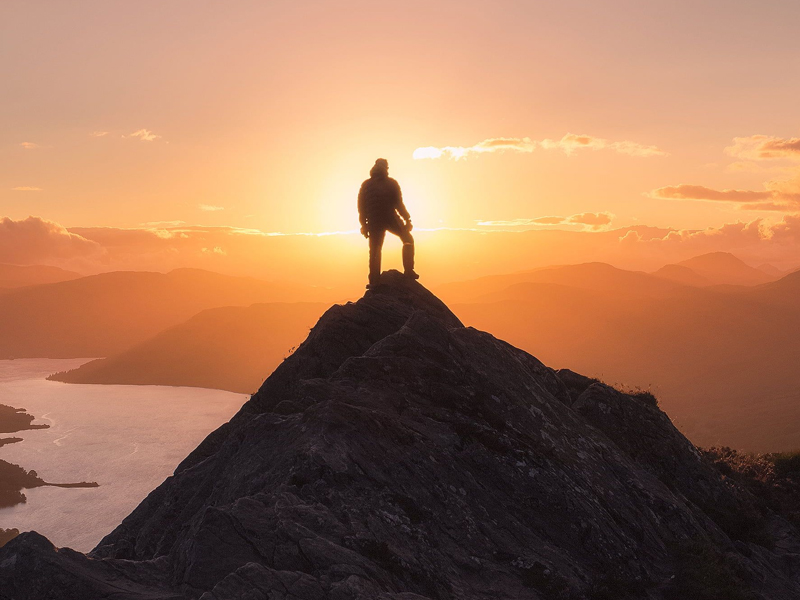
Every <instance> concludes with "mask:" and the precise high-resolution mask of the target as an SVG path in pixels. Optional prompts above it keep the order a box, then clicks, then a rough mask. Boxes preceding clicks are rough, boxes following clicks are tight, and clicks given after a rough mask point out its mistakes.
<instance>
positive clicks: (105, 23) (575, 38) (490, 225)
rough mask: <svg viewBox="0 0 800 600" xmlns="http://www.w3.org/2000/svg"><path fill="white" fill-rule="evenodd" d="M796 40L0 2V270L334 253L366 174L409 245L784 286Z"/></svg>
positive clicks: (791, 12) (693, 21)
mask: <svg viewBox="0 0 800 600" xmlns="http://www.w3.org/2000/svg"><path fill="white" fill-rule="evenodd" d="M799 24H800V3H797V2H795V1H776V0H770V1H765V2H740V1H732V0H725V1H702V0H701V1H697V0H694V1H691V2H684V1H671V2H641V1H640V0H629V1H621V0H613V1H605V2H597V1H590V0H581V1H577V0H572V1H569V0H566V1H561V2H533V1H524V2H522V1H520V2H511V1H497V0H493V1H491V2H489V1H472V0H459V1H457V2H456V1H441V2H416V1H410V2H360V1H348V2H339V1H325V2H322V1H315V2H312V1H302V0H294V1H292V2H283V1H271V2H263V1H255V0H253V1H249V0H236V1H233V2H222V1H197V0H192V1H189V0H167V1H163V0H160V1H155V0H140V1H137V2H133V1H131V0H125V1H122V0H95V1H91V2H90V1H85V0H72V1H70V2H45V1H30V0H27V1H18V0H6V1H4V2H3V3H2V5H0V78H1V79H2V82H3V83H2V86H0V125H1V127H0V164H2V168H0V219H4V220H2V221H0V262H17V263H22V264H24V263H30V262H50V263H53V264H60V263H63V264H65V265H67V266H70V264H72V263H70V262H69V261H70V260H73V259H75V260H77V259H79V258H81V257H83V258H84V259H86V260H88V261H89V262H86V260H85V261H84V262H74V260H73V263H74V264H72V266H75V267H76V268H80V269H82V270H84V271H91V270H97V269H102V268H103V267H102V266H101V264H102V261H99V262H96V263H92V264H94V266H92V264H90V263H91V261H90V260H89V259H88V258H87V257H89V256H93V254H92V252H94V253H95V254H97V253H98V252H99V253H100V254H104V255H105V256H106V264H107V266H108V268H111V266H114V265H116V266H119V265H122V264H123V263H121V262H120V263H114V265H110V264H109V263H108V260H107V255H108V252H109V251H110V250H109V248H112V247H113V246H114V245H115V244H117V245H119V244H120V243H121V242H119V241H118V240H117V238H114V240H117V241H113V240H111V237H113V235H117V234H119V236H127V238H126V239H130V238H131V236H133V235H140V236H141V239H142V240H145V239H148V240H151V241H152V242H153V244H156V243H158V244H161V246H159V248H162V246H163V242H164V240H165V239H168V238H170V237H176V236H178V234H177V233H175V232H176V231H178V230H183V229H186V228H191V227H195V226H199V227H204V228H211V227H227V228H235V231H236V232H237V235H248V234H252V235H260V234H261V233H284V234H291V233H325V232H346V231H353V230H355V229H356V227H357V217H356V207H355V195H356V193H357V190H358V187H359V185H360V183H361V181H362V180H363V179H364V178H365V177H366V176H367V174H368V171H369V168H370V166H371V165H372V163H373V161H374V159H375V158H377V157H379V156H382V157H385V158H387V159H388V160H389V164H390V174H391V175H392V176H394V177H395V178H397V179H398V181H399V182H400V184H401V186H402V189H403V192H404V195H405V198H406V204H407V206H408V208H409V209H410V211H411V213H412V216H413V217H414V222H415V225H416V227H417V228H418V229H436V228H450V229H473V230H479V231H487V232H496V231H503V230H508V229H511V230H520V229H532V230H551V229H558V230H568V231H575V232H586V235H600V234H604V233H607V232H608V231H613V230H617V229H622V232H621V233H620V235H618V236H617V237H616V238H615V239H616V240H620V239H622V238H625V236H626V234H627V233H628V232H627V231H625V230H624V228H629V227H631V226H651V227H656V228H659V231H660V233H658V236H657V237H658V239H665V238H666V236H667V235H669V232H668V231H667V230H676V231H675V232H673V238H674V239H673V241H674V240H677V239H679V238H680V239H689V237H691V236H697V235H701V236H704V239H711V240H712V242H714V240H717V241H719V240H723V238H726V236H729V235H734V237H736V236H738V238H742V237H743V236H744V237H747V236H748V235H749V237H748V239H749V240H750V241H749V242H748V244H750V246H754V247H755V246H758V247H759V248H760V247H761V246H764V247H765V248H766V247H767V246H769V249H765V250H764V251H763V252H761V251H760V250H759V251H755V250H748V251H747V252H749V256H750V257H751V258H750V259H751V260H753V261H755V260H762V259H764V260H771V261H772V262H774V263H775V264H778V265H779V266H781V268H789V267H792V266H796V265H797V266H800V258H798V255H797V250H798V247H799V245H798V240H799V239H800V219H798V217H797V214H798V212H800V116H799V113H798V110H797V106H798V98H799V97H800V36H798V35H797V28H798V25H799ZM29 216H33V217H36V219H33V220H28V221H24V220H25V219H27V218H28V217H29ZM754 222H755V223H754ZM737 223H738V224H739V225H735V224H737ZM747 224H750V225H749V226H748V225H747ZM98 227H107V228H114V230H113V231H112V230H107V231H104V232H98V231H96V230H95V229H94V228H98ZM726 227H727V228H726ZM748 227H749V229H748ZM62 228H67V229H69V230H70V231H69V232H67V231H65V230H64V229H62ZM119 229H135V230H137V231H136V232H130V231H127V232H120V231H117V230H119ZM186 230H187V231H189V233H185V234H184V235H185V236H188V237H191V236H192V235H194V234H192V233H191V230H190V229H186ZM243 230H246V231H243ZM215 231H216V230H215ZM231 231H234V230H231V229H226V230H219V231H217V232H216V233H215V234H214V235H217V234H219V235H223V233H224V234H225V235H229V234H230V232H231ZM114 232H116V234H115V233H114ZM248 232H249V233H248ZM748 232H749V234H748ZM103 235H104V236H105V238H103V239H104V240H105V241H102V240H101V241H98V239H99V237H101V236H103ZM353 235H354V236H355V234H353ZM492 235H494V233H493V234H492ZM497 235H499V234H497ZM635 235H636V236H639V237H636V239H635V240H633V241H638V240H640V238H641V234H640V233H636V234H635ZM681 236H683V237H682V238H681ZM3 237H5V241H4V240H3V239H2V238H3ZM223 237H224V236H223ZM215 239H216V238H215ZM443 239H444V238H441V239H440V241H439V242H438V243H439V244H440V247H441V245H442V244H443V243H444V242H443V241H442V240H443ZM109 240H111V241H109ZM628 241H629V242H630V241H631V240H630V239H629V240H628ZM360 242H363V240H360ZM360 242H359V241H358V239H357V238H356V239H354V240H353V241H350V242H347V244H348V248H349V246H352V245H353V244H359V243H360ZM125 243H126V244H127V242H125ZM141 243H142V244H144V245H146V244H147V243H150V242H146V241H142V242H141ZM26 244H27V245H26ZM203 244H206V245H203ZM431 244H432V245H433V246H434V247H435V246H436V243H434V242H431ZM659 244H660V242H659ZM715 244H716V242H714V243H711V242H709V243H708V244H706V245H702V244H699V245H697V248H692V249H691V252H694V250H701V251H707V250H711V249H724V250H731V251H734V252H735V251H736V248H737V247H738V246H736V243H734V242H731V244H727V242H726V243H723V242H720V243H718V244H716V245H715ZM776 244H777V246H776ZM673 245H674V244H673ZM101 246H102V248H101ZM748 247H749V246H748ZM148 248H149V249H148V250H147V251H146V252H145V251H142V253H143V255H144V254H146V253H150V254H151V257H152V255H153V253H157V252H161V251H162V250H163V248H162V250H157V249H156V246H155V245H152V248H150V247H149V246H148ZM358 248H359V250H360V251H361V250H364V249H363V248H361V246H360V245H359V246H358ZM440 249H441V248H440ZM90 250H91V252H90ZM443 251H444V250H443ZM450 251H452V249H450ZM175 252H182V250H181V249H180V248H178V249H175ZM187 252H188V250H187ZM191 252H194V253H196V254H197V255H198V256H200V253H202V254H204V255H214V254H216V255H217V258H219V257H222V256H231V253H232V252H233V249H232V248H228V247H226V246H225V243H224V242H218V241H213V242H208V243H206V242H205V241H204V242H202V243H199V244H198V245H197V247H196V248H195V247H194V246H193V247H192V250H191ZM347 252H348V254H347V256H348V257H349V256H351V254H352V256H356V254H354V253H351V252H350V250H348V251H347ZM421 252H424V250H421ZM691 252H690V251H689V249H687V254H691ZM588 254H591V253H590V252H589V253H588ZM617 254H620V255H621V254H624V247H623V251H622V252H621V253H620V252H617ZM651 254H652V252H651ZM556 258H557V257H556ZM591 258H592V257H591V256H587V257H586V259H587V260H588V259H591ZM671 258H672V255H669V256H667V255H666V254H665V255H664V260H662V261H661V262H662V263H663V262H667V261H668V260H669V259H671ZM554 259H555V258H554ZM348 260H349V258H348ZM65 261H66V262H65ZM156 262H157V261H154V260H150V261H149V262H148V261H145V260H141V261H139V262H137V261H136V260H131V261H129V262H126V263H124V265H123V266H126V267H130V268H134V267H136V268H157V267H156V266H154V265H155V264H156ZM179 262H180V261H178V262H176V263H175V264H176V265H177V264H178V263H179ZM189 262H191V261H189ZM622 262H624V261H622ZM651 262H652V263H653V264H655V263H657V262H658V260H655V259H653V260H652V261H651ZM187 264H188V262H187ZM192 264H194V263H192ZM198 264H202V265H205V266H209V267H214V266H216V267H217V268H219V269H220V270H228V271H232V270H235V269H233V267H232V266H231V265H220V264H217V263H208V264H206V263H198ZM98 265H100V266H98ZM648 265H649V263H648ZM515 268H519V266H518V265H515ZM498 270H503V269H502V267H498Z"/></svg>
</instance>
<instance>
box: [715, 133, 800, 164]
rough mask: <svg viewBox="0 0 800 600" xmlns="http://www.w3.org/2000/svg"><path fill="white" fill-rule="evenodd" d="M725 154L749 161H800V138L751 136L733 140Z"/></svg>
mask: <svg viewBox="0 0 800 600" xmlns="http://www.w3.org/2000/svg"><path fill="white" fill-rule="evenodd" d="M725 153H726V154H728V155H729V156H735V157H737V158H745V159H748V160H770V159H776V158H788V159H793V160H800V138H796V137H795V138H780V137H773V136H768V135H751V136H749V137H737V138H733V144H732V145H730V146H728V147H727V148H725Z"/></svg>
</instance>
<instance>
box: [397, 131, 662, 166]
mask: <svg viewBox="0 0 800 600" xmlns="http://www.w3.org/2000/svg"><path fill="white" fill-rule="evenodd" d="M537 148H541V149H543V150H554V149H555V150H561V151H562V152H564V153H565V154H568V155H571V154H573V153H574V152H576V151H577V150H581V149H591V150H603V149H610V150H614V151H615V152H619V153H620V154H628V155H630V156H638V157H650V156H667V153H666V152H664V151H663V150H660V149H659V148H657V147H656V146H645V145H643V144H638V143H636V142H630V141H622V142H611V141H609V140H606V139H603V138H598V137H594V136H591V135H576V134H574V133H568V134H566V135H565V136H564V137H562V138H561V139H560V140H551V139H544V140H541V141H535V140H531V138H528V137H524V138H490V139H488V140H484V141H482V142H480V143H478V144H475V145H474V146H443V147H440V148H437V147H435V146H425V147H422V148H417V149H416V150H414V154H413V157H414V158H415V159H416V160H421V159H426V158H428V159H436V158H453V159H456V160H458V159H461V158H466V157H467V156H469V155H470V154H485V153H488V152H505V151H509V150H510V151H514V152H524V153H530V152H533V151H534V150H536V149H537Z"/></svg>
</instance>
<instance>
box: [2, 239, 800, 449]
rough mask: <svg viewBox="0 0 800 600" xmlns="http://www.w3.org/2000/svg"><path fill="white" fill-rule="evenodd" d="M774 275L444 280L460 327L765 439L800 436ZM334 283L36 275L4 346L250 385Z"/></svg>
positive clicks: (7, 301)
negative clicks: (45, 282) (647, 391)
mask: <svg viewBox="0 0 800 600" xmlns="http://www.w3.org/2000/svg"><path fill="white" fill-rule="evenodd" d="M772 279H773V276H772V275H770V274H768V273H765V272H764V270H763V269H754V268H752V267H750V266H748V265H746V264H745V263H743V262H742V261H740V260H738V259H737V258H736V257H734V256H732V255H728V254H724V253H714V254H708V255H704V256H700V257H696V258H695V259H691V260H689V261H684V262H682V263H678V264H675V265H668V266H666V267H664V268H662V269H659V271H657V272H655V273H645V272H637V271H627V270H623V269H618V268H615V267H613V266H611V265H608V264H603V263H587V264H580V265H566V266H556V267H548V268H542V269H536V270H532V271H527V272H522V273H513V274H506V275H495V276H490V277H482V278H479V279H475V280H471V281H463V282H458V283H451V284H446V285H442V286H439V287H438V288H436V292H437V294H438V295H439V296H440V297H441V298H443V299H444V300H445V301H447V302H448V303H450V305H451V306H452V307H453V308H454V310H455V311H456V312H457V314H458V315H459V316H460V317H461V318H462V320H463V321H464V322H465V323H466V324H468V325H473V326H476V327H479V328H481V329H484V330H487V331H490V332H491V333H493V334H495V335H498V336H499V337H502V338H504V339H507V340H508V341H510V342H511V343H514V344H515V345H518V346H519V347H521V348H524V349H525V350H528V351H530V352H531V353H533V354H535V355H537V356H539V357H541V358H542V359H543V360H544V361H545V362H546V363H547V364H548V365H551V366H554V367H559V366H565V365H572V366H574V367H575V368H577V369H579V370H581V371H583V372H585V373H588V374H590V375H593V376H597V377H600V378H602V379H604V380H605V381H608V382H610V383H622V384H626V385H629V386H640V387H643V388H647V387H649V386H652V388H653V391H654V392H655V393H656V394H657V396H658V397H659V399H660V401H661V402H662V404H663V406H665V407H666V408H667V409H669V411H670V414H671V415H672V417H673V418H674V419H675V420H676V423H677V424H678V425H679V426H680V427H681V428H682V430H683V431H684V432H686V433H687V434H688V435H689V436H690V437H691V438H692V439H693V440H694V441H695V442H697V443H699V444H703V445H711V444H727V445H731V446H735V447H739V448H746V449H753V450H761V451H770V450H786V449H791V448H795V447H800V431H798V430H797V428H796V427H795V426H794V423H796V422H798V420H799V419H800V370H798V369H797V367H796V365H797V364H798V360H800V336H797V335H796V332H797V331H800V306H799V305H800V303H798V300H797V299H798V298H800V272H795V273H792V274H789V275H785V276H784V277H782V278H780V279H778V280H772ZM764 280H769V281H767V282H766V283H763V281H764ZM745 282H750V284H748V285H745ZM754 282H761V283H754ZM326 294H328V295H329V296H330V295H332V292H331V291H329V290H318V289H315V288H310V287H308V288H303V287H302V286H278V285H275V284H269V283H266V282H262V281H259V280H254V279H246V278H235V277H225V276H222V275H217V274H214V273H209V272H204V271H194V270H182V271H174V272H172V273H169V274H167V275H161V274H158V273H109V274H106V275H100V276H95V277H88V278H83V279H78V280H75V281H70V282H63V283H59V284H53V285H49V286H37V287H34V288H27V289H22V290H17V291H15V292H9V293H7V294H6V295H5V296H0V354H4V355H5V356H9V355H16V356H71V357H75V356H105V357H107V358H105V359H102V360H97V361H93V362H90V363H88V364H86V365H84V366H83V367H81V368H79V369H76V370H74V371H72V372H69V373H66V374H63V373H62V374H58V375H57V376H55V377H54V378H55V379H57V380H60V381H69V382H80V383H118V384H122V383H125V384H159V385H192V386H201V387H211V388H219V389H227V390H232V391H236V392H245V393H246V392H252V391H253V390H255V389H256V388H257V387H258V385H259V383H260V382H261V380H263V378H264V377H265V375H266V374H268V373H269V372H270V371H271V370H272V369H273V368H274V367H275V366H277V365H278V364H279V363H280V362H281V360H282V359H283V357H285V356H286V355H287V354H288V352H289V351H290V349H291V348H292V347H293V346H294V345H296V343H297V342H298V341H299V340H300V339H302V337H303V335H304V334H305V331H306V330H307V328H308V327H309V326H310V325H311V324H313V322H314V320H315V318H316V316H318V315H319V314H320V313H321V312H322V308H323V307H324V303H325V302H326V301H327V300H326V299H325V298H324V296H325V295H326ZM297 300H305V301H308V300H316V301H319V302H310V303H304V304H293V302H295V301H297ZM226 305H227V306H226ZM230 305H239V306H238V307H236V306H230ZM198 313H199V314H198Z"/></svg>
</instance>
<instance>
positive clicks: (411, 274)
mask: <svg viewBox="0 0 800 600" xmlns="http://www.w3.org/2000/svg"><path fill="white" fill-rule="evenodd" d="M403 275H405V276H406V277H408V278H409V279H419V275H417V272H416V271H415V270H414V269H411V270H410V271H406V272H405V273H403Z"/></svg>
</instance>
